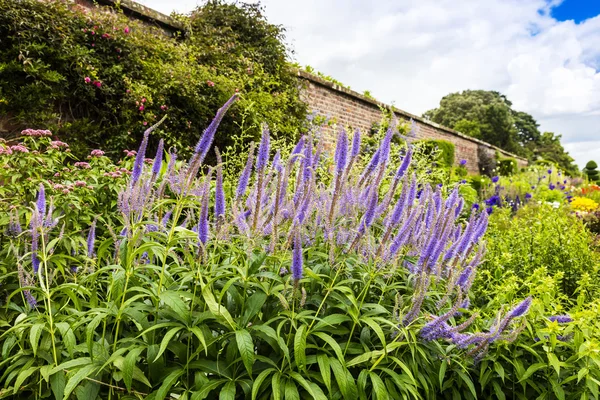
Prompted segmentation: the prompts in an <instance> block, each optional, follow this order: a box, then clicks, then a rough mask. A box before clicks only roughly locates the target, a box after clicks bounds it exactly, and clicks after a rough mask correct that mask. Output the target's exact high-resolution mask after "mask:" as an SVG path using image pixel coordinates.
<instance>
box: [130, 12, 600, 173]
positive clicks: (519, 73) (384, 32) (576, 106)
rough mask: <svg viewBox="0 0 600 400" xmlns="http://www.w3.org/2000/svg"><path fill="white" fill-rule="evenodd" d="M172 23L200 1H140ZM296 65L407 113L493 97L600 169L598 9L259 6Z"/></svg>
mask: <svg viewBox="0 0 600 400" xmlns="http://www.w3.org/2000/svg"><path fill="white" fill-rule="evenodd" d="M138 1H140V2H141V3H143V4H145V5H147V6H149V7H152V8H154V9H156V10H158V11H161V12H163V13H166V14H169V13H170V12H171V11H173V10H176V11H179V12H189V11H191V10H193V9H194V8H195V7H196V5H197V4H198V2H199V0H171V1H169V2H166V1H164V0H138ZM262 4H263V5H264V6H265V12H266V15H267V17H268V18H269V20H270V21H272V22H273V23H277V24H282V25H283V26H285V27H286V28H287V35H286V37H287V41H288V44H289V45H290V47H291V48H293V49H294V50H295V54H294V61H297V62H298V63H300V64H302V65H311V66H312V67H314V68H316V69H317V70H319V71H321V72H323V73H325V74H327V75H331V76H333V77H334V78H336V79H337V80H339V81H341V82H343V83H345V84H346V85H350V86H351V87H352V89H354V90H356V91H358V92H362V91H364V90H369V91H370V92H371V94H372V95H373V96H374V97H375V98H377V99H378V100H380V101H383V102H386V103H388V104H389V103H393V104H394V105H395V106H397V107H398V108H401V109H403V110H406V111H408V112H411V113H413V114H422V113H423V112H425V111H427V110H428V109H431V108H434V107H437V106H438V105H439V101H440V99H441V98H442V97H443V96H445V95H447V94H448V93H452V92H458V91H462V90H465V89H484V90H497V91H499V92H501V93H503V94H505V95H506V96H507V97H508V98H509V99H510V100H511V101H512V102H513V106H514V108H515V109H517V110H520V111H525V112H527V113H529V114H531V115H533V117H534V118H536V119H537V120H538V122H539V123H540V124H541V127H540V129H541V130H543V131H551V132H555V133H557V134H561V135H562V137H563V140H562V142H563V144H564V146H565V148H566V149H567V150H568V151H569V152H570V154H571V156H573V157H574V158H575V160H576V162H577V163H578V165H579V166H580V167H583V166H584V165H585V163H586V162H587V161H588V160H590V159H595V160H596V161H597V162H599V163H600V0H564V1H561V0H378V1H376V2H367V1H364V0H262Z"/></svg>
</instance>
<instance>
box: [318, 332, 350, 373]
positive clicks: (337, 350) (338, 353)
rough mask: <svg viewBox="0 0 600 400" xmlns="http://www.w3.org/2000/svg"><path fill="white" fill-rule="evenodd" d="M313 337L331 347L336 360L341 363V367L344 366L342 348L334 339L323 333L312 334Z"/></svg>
mask: <svg viewBox="0 0 600 400" xmlns="http://www.w3.org/2000/svg"><path fill="white" fill-rule="evenodd" d="M313 335H314V336H316V337H318V338H319V339H321V340H323V341H324V342H325V343H327V344H328V345H329V346H331V348H332V349H333V351H334V352H335V355H336V356H337V358H338V360H339V361H340V362H341V363H342V365H346V361H345V359H344V352H343V351H342V348H341V347H340V345H339V343H338V342H337V341H336V340H335V339H334V338H332V337H331V336H329V335H328V334H326V333H324V332H313Z"/></svg>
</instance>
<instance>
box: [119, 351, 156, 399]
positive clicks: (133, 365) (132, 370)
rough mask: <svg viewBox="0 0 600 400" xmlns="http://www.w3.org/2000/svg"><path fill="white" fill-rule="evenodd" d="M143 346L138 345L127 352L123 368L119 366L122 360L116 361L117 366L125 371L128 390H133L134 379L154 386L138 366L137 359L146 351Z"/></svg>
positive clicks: (124, 378) (124, 377) (124, 380)
mask: <svg viewBox="0 0 600 400" xmlns="http://www.w3.org/2000/svg"><path fill="white" fill-rule="evenodd" d="M144 350H145V349H144V348H143V347H136V348H134V349H133V350H131V351H130V352H129V353H127V356H126V357H125V359H124V361H123V365H122V368H119V365H118V364H120V362H117V361H115V366H117V368H119V369H120V370H121V372H122V373H123V382H125V387H127V390H131V384H132V383H133V379H134V378H135V380H136V381H139V382H142V383H144V384H145V385H146V386H148V387H152V384H151V383H150V382H149V381H148V378H146V376H145V375H144V373H143V372H142V370H141V369H139V368H138V367H137V359H138V357H139V355H140V354H141V353H142V352H143V351H144Z"/></svg>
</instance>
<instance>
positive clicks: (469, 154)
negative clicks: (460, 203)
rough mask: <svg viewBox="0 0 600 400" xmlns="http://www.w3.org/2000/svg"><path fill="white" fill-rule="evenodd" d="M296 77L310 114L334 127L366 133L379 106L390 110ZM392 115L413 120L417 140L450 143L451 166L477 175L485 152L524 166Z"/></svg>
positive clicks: (300, 75)
mask: <svg viewBox="0 0 600 400" xmlns="http://www.w3.org/2000/svg"><path fill="white" fill-rule="evenodd" d="M298 78H299V79H300V82H301V84H302V91H301V97H302V99H303V100H304V101H305V102H306V103H307V104H308V109H309V110H310V111H313V112H316V113H317V114H318V115H322V116H327V117H330V118H335V120H336V122H337V123H338V124H342V125H344V126H345V125H349V126H350V127H352V128H353V129H354V128H359V129H360V130H361V131H363V132H368V131H369V130H370V129H371V127H372V126H373V124H374V123H377V122H380V121H381V111H380V107H384V108H387V109H389V108H390V106H388V105H386V104H383V103H380V102H378V101H376V100H374V99H372V98H369V97H365V96H363V95H361V94H359V93H357V92H354V91H352V90H349V89H346V88H344V87H340V86H338V85H336V84H333V83H331V82H328V81H325V80H323V79H321V78H319V77H317V76H314V75H312V74H309V73H306V72H304V71H298ZM394 113H395V114H396V116H397V117H398V119H402V120H410V119H412V120H413V121H415V123H416V124H417V126H418V132H417V138H418V139H441V140H446V141H448V142H451V143H453V144H454V147H455V153H454V157H455V163H456V164H458V162H459V161H460V160H461V159H465V160H467V168H468V170H469V172H472V173H477V172H479V171H478V165H479V156H480V154H481V153H487V154H488V155H489V156H490V157H494V155H495V153H496V151H498V152H500V154H502V155H503V156H504V157H513V158H515V159H516V160H517V163H518V165H519V168H521V167H525V166H527V160H526V159H524V158H520V157H517V156H515V155H514V154H511V153H509V152H507V151H504V150H501V149H500V148H498V147H495V146H492V145H491V144H488V143H485V142H483V141H481V140H477V139H475V138H472V137H469V136H466V135H463V134H461V133H460V132H457V131H455V130H452V129H450V128H446V127H444V126H441V125H438V124H436V123H434V122H431V121H427V120H425V119H423V118H421V117H419V116H416V115H413V114H410V113H407V112H406V111H402V110H398V109H396V108H394ZM326 129H327V131H326V132H327V134H328V135H329V137H331V138H334V137H335V136H334V135H335V133H334V132H333V131H332V129H333V128H326Z"/></svg>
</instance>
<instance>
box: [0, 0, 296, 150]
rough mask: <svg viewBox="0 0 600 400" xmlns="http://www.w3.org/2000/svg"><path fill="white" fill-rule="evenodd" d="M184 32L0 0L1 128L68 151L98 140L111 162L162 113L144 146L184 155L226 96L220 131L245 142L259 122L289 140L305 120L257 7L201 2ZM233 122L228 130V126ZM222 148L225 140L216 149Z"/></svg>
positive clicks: (275, 33)
mask: <svg viewBox="0 0 600 400" xmlns="http://www.w3.org/2000/svg"><path fill="white" fill-rule="evenodd" d="M180 19H181V20H184V21H186V24H187V25H188V26H190V27H191V29H189V31H188V33H187V34H186V35H185V37H179V38H177V37H169V36H168V35H166V34H165V32H164V31H161V30H159V29H157V28H154V27H150V26H147V25H144V24H143V23H141V22H139V21H132V20H130V19H128V18H126V17H125V16H124V15H123V14H122V13H120V12H119V11H118V10H116V12H106V8H104V7H103V8H101V9H100V8H96V9H93V10H91V11H90V10H88V9H85V8H83V7H80V6H75V5H69V4H67V3H65V2H62V1H47V2H39V1H35V0H23V1H12V0H0V71H1V73H0V115H2V116H3V120H2V124H3V126H4V127H5V130H6V132H5V133H4V137H7V138H11V137H15V136H16V135H17V133H18V132H20V130H21V129H23V128H41V127H43V128H50V129H51V130H52V131H53V132H55V133H56V134H58V135H60V137H61V138H63V139H64V140H67V141H69V143H70V144H71V148H72V150H73V152H74V153H75V154H77V155H79V156H82V155H84V154H87V152H88V151H89V150H90V149H91V148H97V147H102V148H103V149H104V150H105V151H106V152H107V155H109V156H111V157H112V158H114V159H116V158H118V157H119V156H120V154H118V153H119V152H120V151H122V150H123V149H124V148H131V146H132V145H133V144H134V143H138V142H139V141H140V139H141V135H142V133H143V131H144V130H145V129H146V128H147V127H148V126H150V125H152V124H153V123H154V122H156V121H157V120H159V119H160V118H161V117H162V116H163V115H165V114H168V119H167V121H166V122H165V124H163V125H162V126H161V129H160V130H159V131H157V133H158V136H157V137H156V139H154V141H153V142H151V143H150V147H151V148H153V147H155V146H156V144H157V142H158V138H159V137H162V138H164V139H165V142H166V146H167V148H168V147H170V146H176V147H177V148H179V149H180V151H182V152H183V153H184V154H185V152H186V149H187V150H188V151H189V147H190V146H192V145H193V144H194V143H195V142H196V141H197V140H198V138H199V136H200V134H201V132H202V130H203V129H204V127H206V126H207V125H208V123H209V122H210V120H211V119H212V118H213V117H214V110H216V109H217V108H218V107H219V106H220V105H221V104H223V103H224V102H225V100H227V99H228V98H229V97H230V96H231V94H232V93H233V92H235V91H236V90H238V91H239V92H240V95H241V96H240V98H241V100H240V101H239V102H238V103H237V104H236V106H235V107H234V109H232V110H231V112H230V113H229V114H228V115H227V116H226V118H225V120H224V121H223V125H222V126H223V127H225V128H226V129H228V130H230V129H233V128H234V127H236V126H237V127H242V132H243V133H244V134H245V136H247V137H248V140H249V139H252V138H256V137H258V136H259V135H260V123H262V122H265V123H267V124H269V126H270V127H271V131H272V132H273V134H274V136H276V137H279V136H281V137H286V138H295V137H296V132H297V130H298V127H299V126H300V125H301V123H302V121H304V119H305V106H304V104H303V103H302V102H301V101H300V99H299V97H298V90H299V88H298V84H297V82H296V80H295V79H294V75H293V73H292V71H291V69H290V67H288V64H287V63H286V55H287V54H286V48H285V46H284V45H283V43H282V39H283V29H282V28H281V27H278V26H276V25H272V24H269V23H268V22H267V21H266V19H265V18H264V16H263V15H262V14H261V12H260V10H259V8H257V7H253V6H237V5H228V4H224V3H221V2H209V3H207V4H206V5H204V6H201V7H199V8H198V9H197V10H196V11H195V12H194V13H193V14H192V15H191V16H188V17H185V16H183V17H182V16H180ZM238 130H239V128H238ZM231 144H232V138H230V137H228V136H224V137H220V138H217V141H216V142H215V145H217V146H218V147H220V148H222V149H223V148H225V147H227V146H229V145H231Z"/></svg>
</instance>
